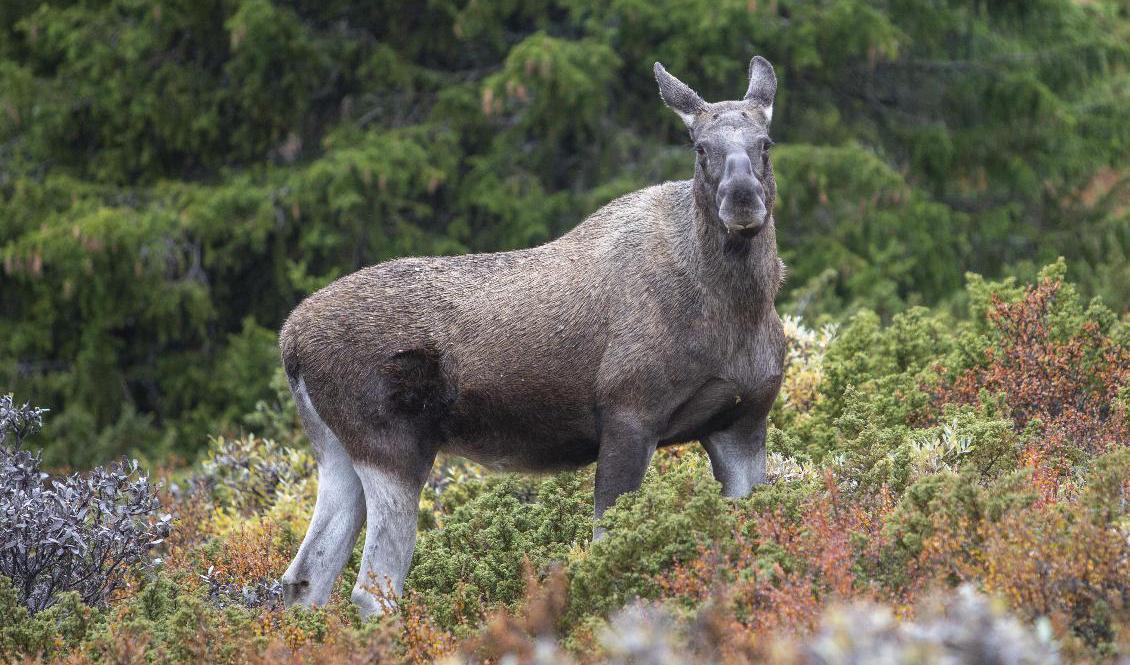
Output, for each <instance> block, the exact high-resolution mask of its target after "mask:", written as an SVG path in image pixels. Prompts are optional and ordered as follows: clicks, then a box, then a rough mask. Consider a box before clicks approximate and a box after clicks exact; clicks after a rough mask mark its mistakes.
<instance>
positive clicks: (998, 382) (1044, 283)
mask: <svg viewBox="0 0 1130 665" xmlns="http://www.w3.org/2000/svg"><path fill="white" fill-rule="evenodd" d="M1064 270H1065V266H1064V265H1063V263H1062V262H1060V263H1058V264H1053V265H1051V266H1049V267H1048V268H1046V269H1045V270H1044V271H1043V272H1042V273H1041V276H1040V279H1039V282H1038V283H1037V284H1035V285H1033V286H1029V287H1025V288H1022V289H1019V290H1017V289H1015V288H1012V289H1009V288H1008V286H1007V285H1006V286H1005V287H1004V288H998V289H995V290H994V289H983V290H984V291H987V293H988V298H987V301H988V302H987V305H982V306H981V307H982V308H984V317H985V318H984V324H982V325H984V326H985V328H986V330H985V332H984V333H983V334H982V335H980V336H977V337H975V338H974V339H975V340H976V341H975V343H974V345H975V346H976V347H979V349H980V354H979V355H980V357H977V355H975V354H969V355H973V357H972V358H971V359H970V360H971V362H970V366H969V367H968V368H967V369H964V370H958V371H952V370H951V372H952V374H953V377H952V378H950V379H949V380H948V381H945V382H943V383H942V384H941V386H940V387H939V388H938V390H937V391H936V393H935V395H934V399H933V401H934V403H935V405H939V406H940V405H947V404H986V403H989V404H992V403H993V402H994V401H995V402H997V403H1002V404H1004V405H1007V407H1006V409H1007V413H1008V415H1009V416H1010V418H1011V420H1012V422H1013V423H1014V428H1015V429H1016V430H1017V431H1022V430H1023V431H1025V432H1026V433H1027V434H1026V438H1027V442H1026V445H1025V447H1024V450H1023V452H1022V455H1023V461H1024V463H1025V464H1026V465H1027V466H1029V467H1030V468H1032V469H1033V470H1034V471H1035V473H1037V474H1038V479H1039V480H1040V482H1041V485H1042V487H1043V491H1044V492H1045V494H1049V493H1054V492H1055V491H1056V490H1057V488H1058V487H1059V486H1060V483H1061V480H1062V479H1063V478H1064V477H1065V476H1066V475H1068V473H1069V472H1070V469H1071V467H1072V466H1075V465H1078V464H1080V463H1081V462H1083V461H1084V460H1085V459H1086V457H1088V456H1093V455H1096V454H1101V453H1103V452H1105V451H1106V450H1108V449H1110V448H1111V447H1112V446H1117V445H1124V444H1125V443H1126V441H1128V440H1130V420H1128V418H1127V411H1126V404H1125V403H1124V402H1123V401H1122V399H1120V395H1121V393H1122V391H1123V390H1124V389H1125V386H1126V385H1127V382H1128V381H1130V346H1128V345H1126V344H1125V343H1120V342H1119V341H1118V339H1117V338H1116V337H1114V336H1112V335H1111V332H1110V331H1111V328H1113V327H1115V324H1114V320H1113V317H1112V316H1111V315H1110V313H1109V311H1106V310H1105V308H1103V307H1102V306H1101V305H1099V304H1097V303H1096V304H1092V306H1091V307H1089V308H1088V309H1087V310H1086V311H1084V310H1083V308H1082V306H1081V305H1080V304H1079V302H1078V296H1077V294H1076V292H1075V290H1074V289H1073V288H1072V287H1071V286H1070V285H1066V284H1065V283H1064V281H1063V272H1064ZM1009 291H1011V293H1010V292H1009ZM1002 292H1003V293H1002ZM1010 296H1011V297H1010ZM984 300H985V298H982V301H984ZM967 344H968V343H967ZM935 408H937V406H936V407H935Z"/></svg>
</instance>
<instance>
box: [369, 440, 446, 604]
mask: <svg viewBox="0 0 1130 665" xmlns="http://www.w3.org/2000/svg"><path fill="white" fill-rule="evenodd" d="M410 457H415V456H411V455H410ZM406 467H407V468H406ZM354 468H355V470H356V472H357V475H358V476H359V477H360V478H361V485H362V487H364V490H365V509H366V510H365V520H366V527H365V549H364V553H363V554H362V556H361V569H360V571H359V572H358V575H357V583H356V584H355V585H354V587H353V594H352V598H353V602H354V603H356V604H357V606H358V608H359V609H360V611H361V616H362V617H365V618H368V617H371V616H379V615H381V614H383V613H384V612H385V611H386V610H388V609H390V608H389V601H390V600H391V597H393V596H399V595H400V594H402V593H404V579H405V578H406V577H407V576H408V568H409V566H410V565H411V564H412V552H413V550H414V549H415V547H416V521H417V515H418V512H419V508H420V490H421V489H423V487H424V482H425V481H426V479H427V474H428V471H429V469H430V468H431V459H428V460H426V461H425V460H423V459H413V460H412V463H410V464H407V465H405V464H395V465H393V464H389V465H380V464H374V463H358V464H356V465H355V466H354Z"/></svg>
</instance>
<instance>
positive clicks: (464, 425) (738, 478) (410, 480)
mask: <svg viewBox="0 0 1130 665" xmlns="http://www.w3.org/2000/svg"><path fill="white" fill-rule="evenodd" d="M654 69H655V78H656V80H657V82H658V83H659V93H660V97H661V98H662V100H663V102H664V103H665V104H666V105H667V106H668V107H670V108H671V109H672V110H673V111H674V112H675V113H676V114H678V116H679V117H680V118H682V120H683V122H684V123H686V126H687V129H688V130H689V132H690V137H691V139H692V141H693V145H694V153H695V170H694V178H693V179H692V180H686V181H681V182H667V183H663V184H660V185H655V186H652V187H648V188H646V189H642V190H640V191H637V192H634V193H631V194H627V195H625V196H622V197H620V198H618V199H616V200H614V201H612V202H611V203H608V204H607V205H605V206H604V207H603V208H601V209H599V210H597V211H596V212H595V213H593V214H592V215H591V216H590V217H589V218H588V219H586V220H585V221H584V222H582V223H581V224H580V225H578V226H577V227H575V228H574V229H573V230H572V231H570V232H568V233H566V234H565V235H563V236H561V237H560V238H558V239H557V240H554V241H552V242H549V243H547V244H544V245H541V246H538V247H534V248H531V249H523V250H518V251H510V252H500V253H493V254H468V255H462V256H448V257H421V258H403V259H398V260H394V261H389V262H386V263H381V264H379V265H375V266H370V267H368V268H364V269H362V270H360V271H358V272H355V273H353V274H351V275H348V276H345V277H342V278H341V279H338V280H337V281H335V282H333V283H332V284H330V285H329V286H326V287H325V288H323V289H321V290H320V291H318V292H316V293H314V294H313V295H311V296H309V297H308V298H306V299H305V300H304V301H303V302H302V303H301V304H299V305H298V306H297V307H296V308H295V309H294V311H293V312H292V313H291V314H290V316H289V317H288V319H287V321H286V323H285V324H284V325H283V328H282V331H281V333H280V348H281V354H282V359H283V364H284V367H285V370H286V374H287V377H288V380H289V382H290V389H291V392H292V393H293V395H294V399H295V403H296V405H297V409H298V413H299V415H300V417H301V420H302V422H303V425H304V427H305V430H306V433H307V435H308V436H309V439H310V442H311V445H312V447H313V449H314V451H315V454H316V457H317V460H318V493H317V502H316V504H315V506H314V514H313V517H312V518H311V521H310V527H309V530H308V531H307V533H306V537H305V539H304V540H303V541H302V544H301V546H300V547H299V550H298V554H297V555H296V556H295V558H294V561H293V562H292V563H291V564H290V567H289V568H288V570H287V571H286V573H285V574H284V576H283V578H282V585H283V593H284V598H285V601H286V603H287V604H288V605H290V604H303V605H318V604H324V603H325V602H326V601H327V600H328V598H329V595H330V591H331V588H332V586H333V583H334V581H335V579H336V578H337V576H338V574H339V573H340V572H341V570H342V568H343V566H344V565H345V563H346V561H347V560H348V558H349V556H350V553H351V550H352V548H353V544H354V542H355V541H356V538H357V535H358V533H359V531H360V530H361V526H362V524H365V525H366V532H365V545H364V550H363V555H362V562H361V570H360V575H359V577H358V580H357V583H356V586H355V587H354V589H353V593H352V599H353V602H355V603H356V604H357V605H358V606H359V609H360V611H361V613H362V615H364V616H372V615H375V614H380V613H382V612H383V611H385V609H386V603H385V601H382V600H379V599H378V597H377V595H374V594H373V593H372V584H373V580H381V581H384V582H385V583H387V584H388V585H390V586H391V591H392V592H393V594H401V593H403V584H404V579H405V577H406V576H407V574H408V568H409V566H410V564H411V560H412V553H413V549H414V548H415V543H416V521H417V511H418V504H419V495H420V491H421V490H422V488H423V486H424V484H425V482H426V480H427V477H428V475H429V472H430V470H431V467H432V464H433V462H434V460H435V457H436V455H437V453H438V452H440V451H446V452H450V453H453V454H457V455H461V456H464V457H466V458H469V459H471V460H474V461H476V462H479V463H481V464H483V465H484V466H486V467H488V468H491V469H499V470H514V471H529V472H548V471H554V470H559V469H569V468H578V467H582V466H585V465H588V464H591V463H593V462H596V482H595V492H594V498H595V517H596V518H597V520H599V518H600V517H601V515H602V514H603V513H604V512H605V511H606V510H607V509H608V508H609V507H610V506H611V505H612V504H613V502H615V500H616V498H617V497H619V496H620V495H621V494H623V493H625V492H629V491H632V490H635V489H637V488H638V487H639V486H640V483H641V482H642V480H643V476H644V472H645V471H646V469H647V467H648V464H649V463H650V461H651V458H652V455H653V454H654V453H655V451H656V449H657V448H658V447H664V446H669V445H673V444H676V443H682V442H689V441H695V440H697V441H700V442H701V443H702V445H703V446H704V448H705V449H706V452H707V455H708V456H709V458H710V462H711V468H712V470H713V473H714V476H715V478H716V479H717V480H718V481H719V482H720V483H721V485H722V491H723V493H724V494H725V495H726V496H730V497H741V496H745V495H747V494H748V493H749V492H750V491H751V489H752V488H753V486H754V485H755V484H758V483H761V482H764V479H765V434H766V417H767V415H768V412H769V409H770V407H771V406H772V404H773V401H774V399H775V398H776V396H777V392H778V390H779V388H780V385H781V369H782V366H783V363H784V353H785V338H784V332H783V329H782V326H781V321H780V319H779V318H778V316H777V312H776V310H775V309H774V304H773V301H774V298H775V297H776V295H777V291H778V289H779V287H780V284H781V281H782V279H783V277H784V264H783V263H781V261H780V259H779V258H778V257H777V247H776V232H775V228H774V219H773V205H774V201H775V198H776V183H775V181H774V178H773V167H772V164H771V160H770V157H769V152H770V146H772V145H773V142H772V141H771V140H770V139H769V135H768V129H769V124H770V120H771V119H772V116H773V101H774V97H775V94H776V90H777V79H776V76H775V74H774V71H773V67H772V65H770V64H769V62H768V61H767V60H765V59H764V58H762V57H760V56H758V57H754V58H753V60H752V61H751V62H750V65H749V84H748V88H747V89H746V93H745V96H744V97H743V98H742V99H741V100H740V101H723V102H717V103H707V102H705V101H703V99H702V98H701V97H700V96H699V95H698V94H697V93H696V92H695V91H693V90H692V89H691V88H690V87H688V86H687V85H686V84H684V83H683V82H681V81H679V80H678V79H677V78H675V77H674V76H672V75H671V74H669V73H668V72H667V70H666V69H664V67H663V65H661V64H659V63H658V62H657V63H655V68H654ZM601 535H602V532H601V530H600V529H599V528H597V529H595V530H594V537H596V538H599V537H601Z"/></svg>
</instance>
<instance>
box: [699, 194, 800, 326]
mask: <svg viewBox="0 0 1130 665" xmlns="http://www.w3.org/2000/svg"><path fill="white" fill-rule="evenodd" d="M691 188H692V193H693V195H692V196H691V197H690V198H691V201H690V203H691V210H690V213H691V214H690V215H689V217H690V221H691V223H692V225H693V229H690V230H691V231H692V233H691V234H689V235H690V236H691V237H692V238H693V241H692V243H691V247H689V248H688V249H689V250H690V252H689V253H690V254H691V256H692V257H693V260H692V263H693V266H694V271H695V273H696V274H697V276H698V278H699V280H700V281H701V282H702V284H703V286H704V287H705V288H707V289H709V290H711V291H713V292H715V293H716V294H717V295H718V296H719V297H720V299H721V300H722V301H724V302H727V303H730V304H731V305H732V306H733V307H735V308H737V309H740V310H743V311H747V312H749V313H752V314H755V315H759V314H762V313H764V312H766V311H768V310H770V309H772V307H773V301H774V299H775V298H776V296H777V290H778V288H779V286H780V283H781V263H780V261H779V260H778V258H777V233H776V225H775V220H774V219H773V211H772V208H771V207H770V210H769V214H768V216H767V219H766V222H765V226H764V227H762V229H761V231H760V233H758V234H757V235H756V236H754V237H752V238H743V237H740V236H736V235H731V234H727V233H726V231H725V227H724V225H723V224H722V220H721V219H719V218H718V211H717V208H716V206H714V205H713V199H714V196H713V193H712V192H711V191H710V188H709V186H708V185H707V183H705V182H704V181H703V179H702V177H701V175H700V174H696V177H695V179H694V180H693V181H692V185H691Z"/></svg>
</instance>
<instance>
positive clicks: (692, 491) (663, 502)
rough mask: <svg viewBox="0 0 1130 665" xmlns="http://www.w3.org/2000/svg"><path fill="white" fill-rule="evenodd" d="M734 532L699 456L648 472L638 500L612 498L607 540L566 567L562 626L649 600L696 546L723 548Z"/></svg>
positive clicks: (634, 495) (636, 495)
mask: <svg viewBox="0 0 1130 665" xmlns="http://www.w3.org/2000/svg"><path fill="white" fill-rule="evenodd" d="M735 525H736V522H735V518H734V514H733V512H732V511H731V510H730V506H729V502H728V501H727V500H726V499H725V498H723V497H722V494H721V486H720V485H719V484H718V483H717V482H715V480H714V478H713V476H712V475H711V472H710V463H709V461H708V460H707V459H706V456H705V455H703V454H702V453H700V452H697V451H696V452H695V453H692V454H688V455H685V456H682V457H680V458H679V459H678V460H677V461H675V462H674V463H673V464H672V465H671V468H670V469H669V470H668V471H667V472H666V473H663V474H660V473H658V472H657V471H656V470H654V469H652V470H650V471H649V472H648V474H647V476H646V477H645V478H644V483H643V486H642V487H641V488H640V490H639V492H634V493H631V494H626V495H624V496H622V497H620V498H619V499H618V500H617V501H616V503H615V505H614V506H613V507H612V508H610V509H609V510H608V512H606V513H605V515H604V517H603V519H602V521H601V526H604V527H605V528H607V529H608V532H607V534H606V535H605V536H604V537H603V538H602V539H601V540H598V541H596V542H594V543H593V544H592V546H591V547H590V548H589V550H588V552H586V553H585V554H584V555H582V556H580V557H578V558H576V559H575V560H573V561H572V562H571V563H570V566H569V572H570V574H571V576H572V584H571V585H570V588H569V602H570V608H569V612H568V614H567V619H568V620H569V621H577V620H579V619H581V618H582V617H584V616H585V615H587V614H597V615H603V614H606V613H608V612H610V611H611V610H613V609H615V608H617V607H620V606H621V605H623V604H625V603H626V602H629V601H631V600H632V599H633V598H637V597H639V598H651V597H654V596H655V595H657V593H658V591H659V584H658V582H657V580H656V576H657V575H659V573H661V572H663V571H664V570H666V569H668V568H669V567H670V566H672V565H673V564H675V563H678V562H682V561H687V560H690V559H691V558H692V557H693V556H694V555H695V554H697V553H698V548H699V547H700V546H707V545H709V544H713V543H718V542H722V543H725V542H726V540H727V539H729V538H732V535H733V532H734V530H735Z"/></svg>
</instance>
